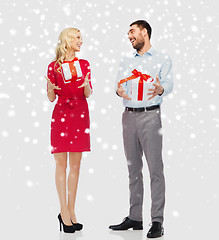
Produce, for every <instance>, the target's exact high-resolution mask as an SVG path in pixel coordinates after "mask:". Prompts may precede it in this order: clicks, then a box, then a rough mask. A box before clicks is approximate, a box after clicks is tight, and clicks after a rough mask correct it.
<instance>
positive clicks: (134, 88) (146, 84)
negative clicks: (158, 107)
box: [119, 69, 154, 101]
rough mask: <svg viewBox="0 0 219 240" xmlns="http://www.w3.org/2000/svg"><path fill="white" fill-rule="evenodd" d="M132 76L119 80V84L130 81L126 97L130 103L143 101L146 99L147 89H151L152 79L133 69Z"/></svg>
mask: <svg viewBox="0 0 219 240" xmlns="http://www.w3.org/2000/svg"><path fill="white" fill-rule="evenodd" d="M132 74H133V75H132V76H130V77H127V78H124V79H122V80H120V82H119V83H120V84H122V83H125V82H128V81H130V80H132V81H131V83H130V91H129V93H128V95H129V96H130V98H131V99H132V101H145V100H147V99H148V95H147V93H148V89H149V88H151V87H152V82H153V81H154V79H153V78H152V77H151V76H150V75H147V74H142V73H141V72H139V71H137V70H136V69H134V70H133V71H132Z"/></svg>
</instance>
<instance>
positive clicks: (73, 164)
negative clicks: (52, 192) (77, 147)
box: [68, 152, 82, 223]
mask: <svg viewBox="0 0 219 240" xmlns="http://www.w3.org/2000/svg"><path fill="white" fill-rule="evenodd" d="M81 157H82V153H81V152H69V166H70V171H69V175H68V210H69V213H70V217H71V220H72V222H73V223H77V219H76V216H75V199H76V193H77V187H78V178H79V172H80V164H81Z"/></svg>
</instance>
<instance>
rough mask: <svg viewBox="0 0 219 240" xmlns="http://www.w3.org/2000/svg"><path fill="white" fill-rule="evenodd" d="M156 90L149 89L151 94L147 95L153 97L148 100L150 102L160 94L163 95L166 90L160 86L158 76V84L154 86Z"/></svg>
mask: <svg viewBox="0 0 219 240" xmlns="http://www.w3.org/2000/svg"><path fill="white" fill-rule="evenodd" d="M153 86H154V88H153V89H152V88H149V89H148V91H151V92H149V93H148V94H147V95H152V96H151V97H149V98H148V100H150V99H152V98H153V97H155V96H157V95H158V94H162V93H163V91H164V88H163V87H162V86H161V84H160V80H159V77H158V75H157V76H156V83H154V84H153Z"/></svg>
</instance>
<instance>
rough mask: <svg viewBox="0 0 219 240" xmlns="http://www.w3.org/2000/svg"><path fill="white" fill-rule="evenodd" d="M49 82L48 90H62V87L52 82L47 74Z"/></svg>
mask: <svg viewBox="0 0 219 240" xmlns="http://www.w3.org/2000/svg"><path fill="white" fill-rule="evenodd" d="M45 78H46V80H47V83H48V91H49V92H51V91H53V90H61V88H60V87H59V86H56V85H55V84H52V83H51V81H50V79H49V78H48V77H47V76H45Z"/></svg>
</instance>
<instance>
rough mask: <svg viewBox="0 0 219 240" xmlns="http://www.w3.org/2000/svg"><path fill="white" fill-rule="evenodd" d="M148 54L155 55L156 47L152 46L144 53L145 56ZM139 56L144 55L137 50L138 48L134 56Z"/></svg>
mask: <svg viewBox="0 0 219 240" xmlns="http://www.w3.org/2000/svg"><path fill="white" fill-rule="evenodd" d="M147 54H149V55H151V56H152V55H153V54H154V48H153V47H152V46H151V48H150V49H149V50H148V51H147V52H146V53H144V55H143V56H145V55H147ZM137 56H140V57H143V56H141V55H140V54H139V53H138V52H137V50H136V51H135V52H134V57H137Z"/></svg>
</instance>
